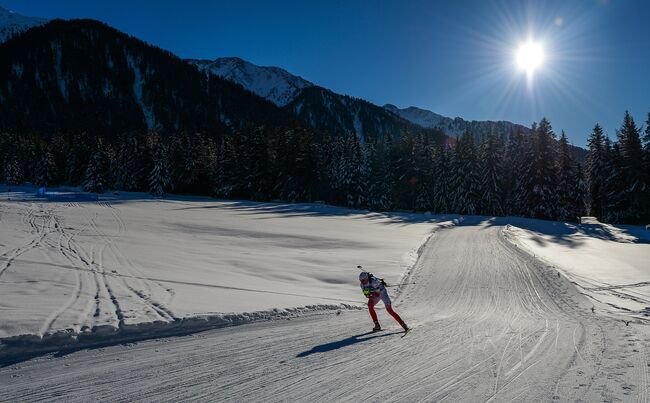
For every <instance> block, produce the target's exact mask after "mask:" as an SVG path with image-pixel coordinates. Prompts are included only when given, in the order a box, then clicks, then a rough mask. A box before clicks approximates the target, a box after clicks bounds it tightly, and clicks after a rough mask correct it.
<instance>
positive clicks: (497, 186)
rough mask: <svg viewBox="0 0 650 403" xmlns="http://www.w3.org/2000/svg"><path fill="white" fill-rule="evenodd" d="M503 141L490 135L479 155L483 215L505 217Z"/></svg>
mask: <svg viewBox="0 0 650 403" xmlns="http://www.w3.org/2000/svg"><path fill="white" fill-rule="evenodd" d="M502 161H503V141H502V139H501V137H500V136H497V135H495V134H490V135H488V136H487V137H486V138H485V141H484V142H483V144H482V145H481V150H480V153H479V170H480V183H481V190H480V192H481V198H480V211H481V213H482V214H488V215H497V216H500V215H503V212H504V209H503V184H502V182H503V166H502Z"/></svg>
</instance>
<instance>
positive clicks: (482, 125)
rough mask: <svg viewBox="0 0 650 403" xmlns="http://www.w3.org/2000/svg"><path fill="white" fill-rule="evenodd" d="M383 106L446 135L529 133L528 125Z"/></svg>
mask: <svg viewBox="0 0 650 403" xmlns="http://www.w3.org/2000/svg"><path fill="white" fill-rule="evenodd" d="M384 108H386V109H387V110H389V111H391V112H393V113H395V114H396V115H398V116H400V117H402V118H404V119H406V120H408V121H410V122H412V123H415V124H417V125H420V126H422V127H428V128H438V129H440V130H442V131H444V132H445V134H447V135H448V136H452V137H457V136H461V135H462V134H463V133H464V132H465V131H467V130H469V131H471V132H472V133H473V134H474V136H475V137H476V138H477V140H479V141H480V140H481V139H483V138H484V137H485V136H487V135H489V134H490V133H494V134H498V135H501V136H503V137H504V138H508V136H509V135H510V133H511V132H512V131H513V130H521V131H522V132H523V133H530V129H529V128H528V127H526V126H523V125H519V124H516V123H511V122H505V121H498V122H494V121H490V120H487V121H477V120H472V121H467V120H464V119H462V118H458V117H457V118H454V119H452V118H448V117H446V116H442V115H438V114H437V113H434V112H431V111H428V110H426V109H420V108H416V107H414V106H411V107H408V108H404V109H399V108H398V107H396V106H394V105H390V104H388V105H384Z"/></svg>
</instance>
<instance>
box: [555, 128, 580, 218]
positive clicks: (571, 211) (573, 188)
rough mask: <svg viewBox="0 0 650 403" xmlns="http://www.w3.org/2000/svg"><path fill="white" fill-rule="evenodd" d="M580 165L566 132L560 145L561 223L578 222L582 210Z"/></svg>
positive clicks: (559, 189) (559, 195) (558, 189)
mask: <svg viewBox="0 0 650 403" xmlns="http://www.w3.org/2000/svg"><path fill="white" fill-rule="evenodd" d="M578 187H579V174H578V165H577V163H576V161H575V159H574V158H573V155H572V153H571V149H570V148H569V142H568V140H567V137H566V134H565V133H564V130H563V131H562V134H561V135H560V141H559V143H558V184H557V218H558V219H559V220H561V221H578V216H579V215H580V212H581V209H580V206H579V205H577V201H578V200H579V196H578V192H579V188H578Z"/></svg>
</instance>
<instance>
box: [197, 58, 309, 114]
mask: <svg viewBox="0 0 650 403" xmlns="http://www.w3.org/2000/svg"><path fill="white" fill-rule="evenodd" d="M187 61H188V62H189V63H191V64H193V65H195V66H196V67H198V68H199V69H200V70H203V71H209V72H210V73H212V74H215V75H218V76H221V77H223V78H225V79H228V80H230V81H234V82H236V83H237V84H240V85H241V86H242V87H244V88H246V89H247V90H249V91H251V92H253V93H255V94H257V95H259V96H261V97H262V98H266V99H268V100H269V101H271V102H273V103H274V104H276V105H278V106H285V105H287V104H288V103H290V102H291V101H292V100H293V99H294V98H296V96H298V94H300V92H301V90H302V89H304V88H307V87H311V86H313V85H314V84H313V83H311V82H309V81H307V80H305V79H304V78H302V77H298V76H295V75H293V74H291V73H289V72H288V71H286V70H284V69H281V68H279V67H263V66H257V65H255V64H253V63H250V62H247V61H245V60H242V59H240V58H238V57H221V58H218V59H215V60H212V61H210V60H193V59H188V60H187Z"/></svg>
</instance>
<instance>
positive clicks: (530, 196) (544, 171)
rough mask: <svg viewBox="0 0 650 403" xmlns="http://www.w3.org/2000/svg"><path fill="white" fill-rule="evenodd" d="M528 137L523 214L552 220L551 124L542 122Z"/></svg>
mask: <svg viewBox="0 0 650 403" xmlns="http://www.w3.org/2000/svg"><path fill="white" fill-rule="evenodd" d="M531 136H532V137H531V147H530V149H529V154H528V158H529V163H530V170H529V172H528V177H527V178H526V179H525V182H526V183H525V187H526V193H527V199H526V206H525V209H526V210H525V213H526V215H527V216H529V217H533V218H543V219H547V220H548V219H551V220H552V219H555V217H556V216H557V214H556V200H557V199H556V194H557V192H556V187H557V161H556V156H557V152H556V146H555V144H556V142H555V134H554V133H553V129H552V127H551V123H550V122H549V121H548V120H547V119H546V118H542V120H541V121H540V122H539V126H538V127H537V128H536V130H535V131H534V132H533V133H532V135H531Z"/></svg>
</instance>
